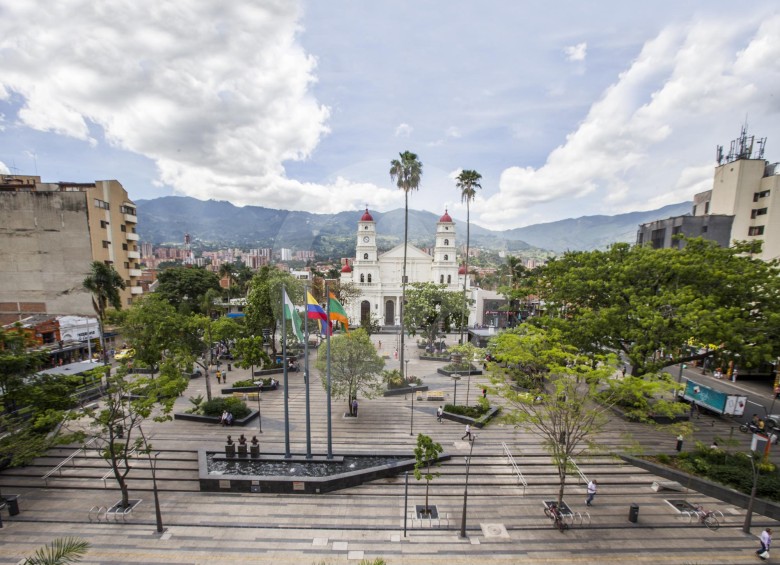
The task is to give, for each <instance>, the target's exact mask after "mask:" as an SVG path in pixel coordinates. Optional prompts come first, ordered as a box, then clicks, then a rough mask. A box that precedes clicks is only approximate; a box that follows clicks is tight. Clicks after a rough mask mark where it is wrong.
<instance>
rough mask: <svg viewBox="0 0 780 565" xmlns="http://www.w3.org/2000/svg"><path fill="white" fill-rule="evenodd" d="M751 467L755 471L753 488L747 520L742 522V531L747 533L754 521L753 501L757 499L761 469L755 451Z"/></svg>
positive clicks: (752, 454) (752, 455)
mask: <svg viewBox="0 0 780 565" xmlns="http://www.w3.org/2000/svg"><path fill="white" fill-rule="evenodd" d="M749 457H750V469H751V471H753V488H752V489H751V490H750V500H749V501H748V507H747V512H745V522H744V523H743V524H742V531H743V532H745V533H746V534H749V533H750V526H751V524H752V522H753V503H754V502H755V500H756V492H757V490H758V473H759V471H760V469H759V468H758V465H756V461H755V458H756V456H755V453H753V452H751V453H750V455H749Z"/></svg>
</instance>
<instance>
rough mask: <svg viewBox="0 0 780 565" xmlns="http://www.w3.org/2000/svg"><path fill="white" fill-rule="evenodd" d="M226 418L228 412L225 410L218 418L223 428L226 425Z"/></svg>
mask: <svg viewBox="0 0 780 565" xmlns="http://www.w3.org/2000/svg"><path fill="white" fill-rule="evenodd" d="M227 418H228V411H227V410H225V411H223V412H222V416H220V418H219V423H220V424H222V425H223V426H227V425H228V423H227Z"/></svg>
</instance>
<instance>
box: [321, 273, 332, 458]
mask: <svg viewBox="0 0 780 565" xmlns="http://www.w3.org/2000/svg"><path fill="white" fill-rule="evenodd" d="M325 296H326V297H328V301H327V305H328V309H327V316H326V318H327V319H326V320H325V324H330V298H329V297H330V286H329V284H328V283H327V282H326V283H325ZM322 327H323V328H325V338H326V340H327V343H326V346H327V352H328V357H327V375H328V378H327V382H328V390H327V397H328V459H333V432H332V429H331V425H330V421H331V417H330V329H329V326H328V325H323V326H322Z"/></svg>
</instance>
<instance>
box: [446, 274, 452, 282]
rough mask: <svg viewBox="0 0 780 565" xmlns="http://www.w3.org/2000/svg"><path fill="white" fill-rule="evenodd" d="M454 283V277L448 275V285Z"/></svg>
mask: <svg viewBox="0 0 780 565" xmlns="http://www.w3.org/2000/svg"><path fill="white" fill-rule="evenodd" d="M451 283H452V275H447V284H451Z"/></svg>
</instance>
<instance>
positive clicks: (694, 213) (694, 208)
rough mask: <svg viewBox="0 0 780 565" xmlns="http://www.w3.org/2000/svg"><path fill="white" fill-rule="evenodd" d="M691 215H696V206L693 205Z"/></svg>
mask: <svg viewBox="0 0 780 565" xmlns="http://www.w3.org/2000/svg"><path fill="white" fill-rule="evenodd" d="M693 215H694V216H695V215H696V204H694V205H693Z"/></svg>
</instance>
